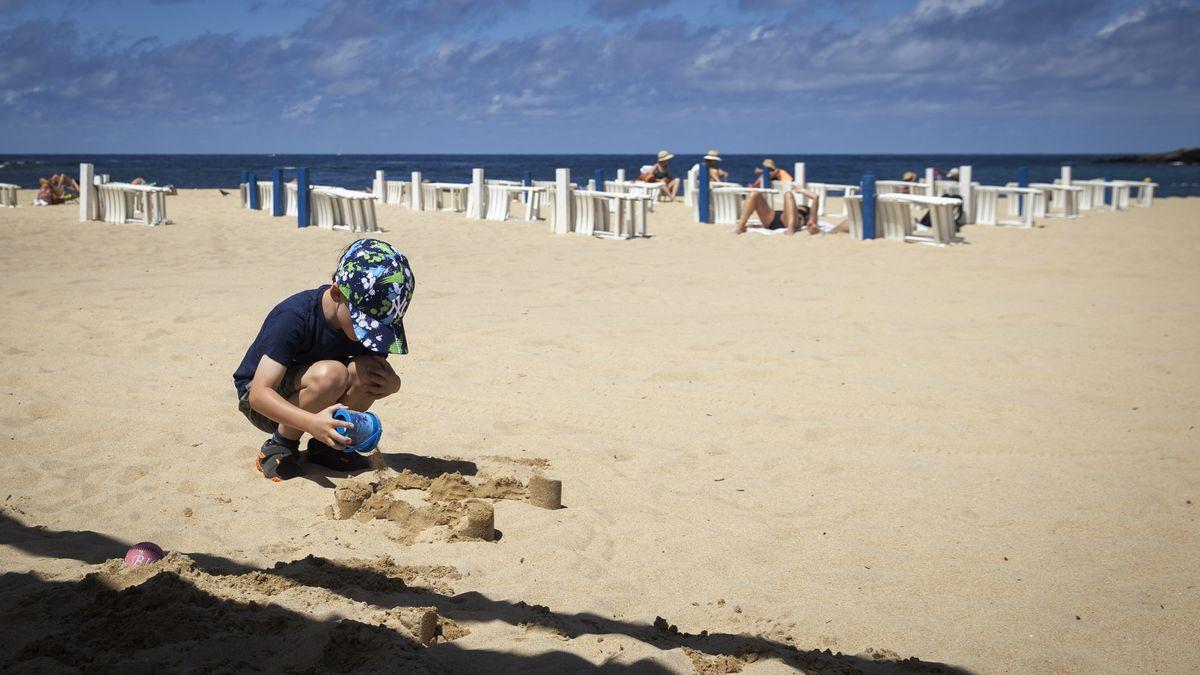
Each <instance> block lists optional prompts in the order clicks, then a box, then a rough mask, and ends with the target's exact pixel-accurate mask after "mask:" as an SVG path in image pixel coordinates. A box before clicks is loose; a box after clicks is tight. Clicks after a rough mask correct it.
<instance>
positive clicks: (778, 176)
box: [751, 158, 792, 188]
mask: <svg viewBox="0 0 1200 675" xmlns="http://www.w3.org/2000/svg"><path fill="white" fill-rule="evenodd" d="M762 165H763V168H762V169H755V170H754V173H763V171H764V170H766V172H767V173H768V175H770V177H771V178H770V180H772V181H776V180H778V181H783V182H785V183H790V182H792V174H790V173H788V172H786V171H784V170H783V169H780V168H778V167H776V166H775V160H773V159H770V158H767V159H764V160H763V163H762ZM751 187H768V188H769V187H771V186H770V184H767V185H763V179H762V176H759V177H758V178H756V179H755V180H754V182H753V183H751Z"/></svg>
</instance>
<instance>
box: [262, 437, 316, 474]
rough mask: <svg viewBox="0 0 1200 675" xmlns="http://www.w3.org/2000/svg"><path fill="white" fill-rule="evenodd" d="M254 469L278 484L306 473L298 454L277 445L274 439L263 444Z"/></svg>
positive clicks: (269, 439)
mask: <svg viewBox="0 0 1200 675" xmlns="http://www.w3.org/2000/svg"><path fill="white" fill-rule="evenodd" d="M254 467H255V468H256V469H258V472H259V473H261V474H262V475H263V478H266V479H267V480H270V481H274V482H276V483H279V482H282V481H285V480H288V479H289V478H295V477H297V476H300V475H302V474H303V473H304V469H303V468H302V467H301V466H300V463H299V462H298V461H297V459H296V454H295V453H293V452H292V450H291V449H290V448H287V447H284V446H282V445H280V444H278V443H276V442H275V439H273V438H268V439H267V442H266V443H263V446H262V449H261V450H259V451H258V458H257V459H255V461H254Z"/></svg>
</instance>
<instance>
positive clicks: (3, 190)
mask: <svg viewBox="0 0 1200 675" xmlns="http://www.w3.org/2000/svg"><path fill="white" fill-rule="evenodd" d="M18 189H20V186H18V185H14V184H12V183H0V206H8V207H12V208H16V206H17V190H18Z"/></svg>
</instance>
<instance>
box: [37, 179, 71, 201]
mask: <svg viewBox="0 0 1200 675" xmlns="http://www.w3.org/2000/svg"><path fill="white" fill-rule="evenodd" d="M78 196H79V183H76V182H75V179H73V178H68V177H67V175H66V174H64V173H56V174H54V175H53V176H50V177H49V178H39V179H38V193H37V198H36V199H35V201H34V203H35V204H38V205H40V206H48V205H52V204H62V203H64V202H68V201H70V200H72V199H75V198H76V197H78Z"/></svg>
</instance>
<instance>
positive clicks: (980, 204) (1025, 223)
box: [975, 183, 1046, 227]
mask: <svg viewBox="0 0 1200 675" xmlns="http://www.w3.org/2000/svg"><path fill="white" fill-rule="evenodd" d="M1001 197H1004V201H1005V206H1006V207H1007V212H1008V213H1007V215H1008V216H1009V218H1007V219H1001V218H1000V214H999V204H1000V198H1001ZM1045 199H1046V197H1045V194H1044V193H1043V192H1042V190H1039V189H1037V188H1033V187H1027V188H1023V187H1017V185H1016V184H1013V183H1010V184H1008V185H1005V186H1003V187H1001V186H998V185H981V186H979V187H977V188H975V222H976V223H977V224H979V225H1012V226H1015V227H1033V218H1034V213H1035V212H1036V211H1037V210H1038V205H1039V203H1041V205H1042V208H1041V211H1042V214H1043V215H1044V214H1045V211H1046V209H1045ZM1014 216H1015V219H1013V217H1014Z"/></svg>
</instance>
